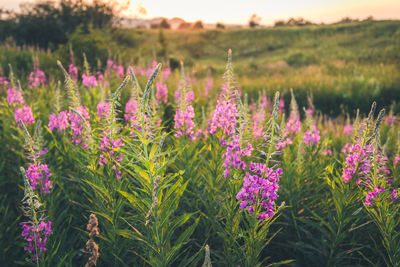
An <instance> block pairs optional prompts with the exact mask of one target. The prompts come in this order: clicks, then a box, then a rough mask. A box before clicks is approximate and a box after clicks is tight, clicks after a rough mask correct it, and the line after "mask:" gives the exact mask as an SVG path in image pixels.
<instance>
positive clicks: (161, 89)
mask: <svg viewBox="0 0 400 267" xmlns="http://www.w3.org/2000/svg"><path fill="white" fill-rule="evenodd" d="M156 88H157V93H156V100H157V105H160V104H161V103H164V104H165V103H167V102H168V88H167V85H166V84H164V83H161V82H157V83H156Z"/></svg>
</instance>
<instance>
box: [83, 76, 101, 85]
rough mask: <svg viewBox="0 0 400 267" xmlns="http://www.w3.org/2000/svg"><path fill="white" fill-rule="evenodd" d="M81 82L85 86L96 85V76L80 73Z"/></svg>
mask: <svg viewBox="0 0 400 267" xmlns="http://www.w3.org/2000/svg"><path fill="white" fill-rule="evenodd" d="M82 83H83V84H84V85H85V86H87V87H89V86H97V80H96V76H94V75H86V74H82Z"/></svg>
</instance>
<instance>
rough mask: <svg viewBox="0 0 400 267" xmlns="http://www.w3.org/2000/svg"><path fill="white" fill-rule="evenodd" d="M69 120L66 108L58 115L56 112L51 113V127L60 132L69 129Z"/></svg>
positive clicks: (51, 129)
mask: <svg viewBox="0 0 400 267" xmlns="http://www.w3.org/2000/svg"><path fill="white" fill-rule="evenodd" d="M68 127H69V121H68V113H67V111H66V110H64V111H61V112H60V113H59V114H58V116H57V115H56V114H54V113H53V114H51V115H50V116H49V129H50V131H53V130H54V129H57V130H58V132H59V133H61V131H62V130H65V129H68Z"/></svg>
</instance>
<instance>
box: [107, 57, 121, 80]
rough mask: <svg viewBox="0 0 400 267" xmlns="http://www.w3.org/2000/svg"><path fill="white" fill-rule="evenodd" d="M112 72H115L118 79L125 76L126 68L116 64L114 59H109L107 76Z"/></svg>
mask: <svg viewBox="0 0 400 267" xmlns="http://www.w3.org/2000/svg"><path fill="white" fill-rule="evenodd" d="M110 70H114V71H115V73H116V74H117V77H118V78H121V77H123V76H124V73H125V71H124V66H122V65H118V64H116V63H115V62H114V61H113V60H112V59H110V58H109V59H107V74H110Z"/></svg>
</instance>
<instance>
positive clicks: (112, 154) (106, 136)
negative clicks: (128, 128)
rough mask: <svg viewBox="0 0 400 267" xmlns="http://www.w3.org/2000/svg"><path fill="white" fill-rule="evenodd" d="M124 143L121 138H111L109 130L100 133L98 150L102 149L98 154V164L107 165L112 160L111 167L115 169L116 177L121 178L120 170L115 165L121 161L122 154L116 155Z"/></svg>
mask: <svg viewBox="0 0 400 267" xmlns="http://www.w3.org/2000/svg"><path fill="white" fill-rule="evenodd" d="M123 145H124V142H123V140H122V138H117V139H112V138H111V130H109V129H108V130H105V131H103V133H102V135H101V141H100V146H99V150H101V151H103V152H104V153H102V154H101V155H100V159H99V164H100V165H101V166H103V165H107V164H108V163H109V162H110V161H111V162H112V169H113V170H114V171H115V176H116V177H117V179H121V178H122V177H121V174H122V172H121V171H120V170H117V165H118V164H119V163H121V161H122V158H123V157H124V155H123V154H120V155H118V153H117V151H118V149H119V148H120V147H122V146H123Z"/></svg>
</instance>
